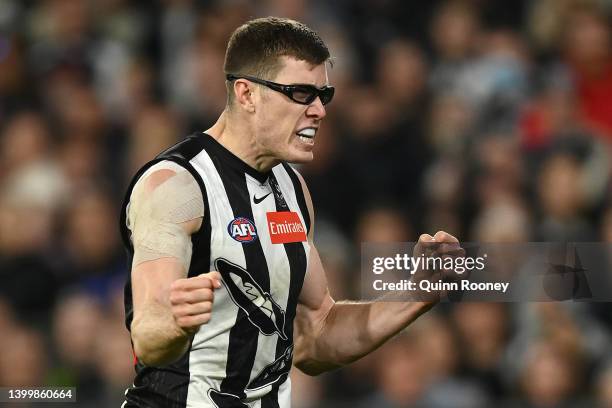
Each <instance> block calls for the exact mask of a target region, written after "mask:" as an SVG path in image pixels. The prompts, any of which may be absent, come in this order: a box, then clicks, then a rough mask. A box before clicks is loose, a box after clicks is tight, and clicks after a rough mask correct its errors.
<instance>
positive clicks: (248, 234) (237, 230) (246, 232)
mask: <svg viewBox="0 0 612 408" xmlns="http://www.w3.org/2000/svg"><path fill="white" fill-rule="evenodd" d="M227 232H228V233H229V234H230V236H231V237H232V238H234V239H235V240H236V241H238V242H240V243H245V242H253V241H255V240H256V239H257V230H256V229H255V224H253V221H251V220H249V219H248V218H245V217H236V218H234V219H233V220H232V221H231V222H230V223H229V224H228V225H227Z"/></svg>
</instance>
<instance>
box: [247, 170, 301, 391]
mask: <svg viewBox="0 0 612 408" xmlns="http://www.w3.org/2000/svg"><path fill="white" fill-rule="evenodd" d="M246 177H247V188H248V190H249V197H250V202H251V209H252V211H253V217H254V218H255V220H254V221H255V224H256V225H257V233H258V235H259V242H260V244H261V248H262V250H263V253H264V256H265V258H266V264H267V266H268V272H269V276H270V295H271V296H272V298H273V299H274V300H275V301H276V303H277V304H278V305H279V306H280V307H281V308H282V309H283V310H286V308H287V300H288V296H289V280H290V269H289V260H288V259H287V253H286V252H285V247H284V246H283V245H282V244H272V241H271V239H270V232H269V230H268V221H267V218H266V213H268V212H275V211H276V201H275V199H274V194H273V193H272V189H271V187H270V184H269V182H266V183H265V184H264V185H262V184H261V183H259V181H257V180H256V179H254V178H252V177H251V176H248V175H247V176H246ZM268 193H271V194H270V195H269V196H268V197H266V199H265V200H263V201H262V202H260V203H259V204H254V203H253V196H257V197H261V196H263V195H265V194H268ZM277 341H278V336H277V335H273V336H265V335H263V334H261V333H259V339H258V342H257V354H256V356H257V357H256V358H255V363H254V364H253V368H252V369H251V374H250V377H249V381H251V380H253V379H254V378H255V377H256V376H257V375H258V374H259V373H260V372H261V371H262V370H263V369H264V368H265V367H266V366H267V365H269V364H270V363H272V362H274V360H275V358H276V343H277ZM271 388H272V387H271V386H266V387H263V388H260V389H257V390H250V391H249V392H248V393H247V398H248V399H252V398H259V397H261V396H263V395H265V394H267V393H268V392H270V390H271Z"/></svg>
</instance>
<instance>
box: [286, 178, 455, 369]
mask: <svg viewBox="0 0 612 408" xmlns="http://www.w3.org/2000/svg"><path fill="white" fill-rule="evenodd" d="M302 184H303V187H304V191H305V192H306V201H307V204H308V207H309V211H310V218H311V220H313V219H314V218H313V216H312V202H311V199H310V196H309V194H308V193H307V189H306V186H305V184H304V182H303V180H302ZM312 232H313V229H312V228H311V230H310V233H309V241H310V247H311V250H310V258H309V264H308V271H307V273H306V278H305V281H304V286H303V288H302V292H301V294H300V299H299V303H298V308H297V315H296V323H295V354H294V356H295V357H294V363H295V365H296V367H298V368H299V369H300V370H302V371H303V372H305V373H306V374H309V375H317V374H320V373H322V372H325V371H328V370H331V369H334V368H337V367H340V366H343V365H345V364H349V363H351V362H353V361H355V360H358V359H359V358H361V357H363V356H365V355H366V354H369V353H370V352H372V351H374V350H375V349H377V348H378V347H380V346H381V345H382V344H383V343H385V342H386V341H387V340H389V339H390V338H391V337H393V336H394V335H396V334H397V333H399V332H400V331H401V330H402V329H404V328H405V327H406V326H408V325H409V324H410V323H412V322H413V321H414V320H416V319H417V318H418V317H419V316H420V315H421V314H423V313H424V312H426V311H427V310H429V309H431V308H432V307H433V306H434V305H435V304H436V302H435V301H433V302H399V301H391V302H347V301H344V302H335V301H334V300H333V299H332V297H331V295H330V293H329V289H328V288H327V278H326V277H325V271H324V270H323V266H322V264H321V260H320V258H319V254H318V252H317V249H316V248H315V246H314V244H313V242H312ZM450 238H452V239H454V237H451V236H450V235H448V234H446V233H442V232H439V233H437V234H436V240H437V241H438V240H441V239H445V240H446V239H450ZM420 241H423V242H424V241H433V237H431V236H430V235H427V234H424V235H422V236H421V238H420Z"/></svg>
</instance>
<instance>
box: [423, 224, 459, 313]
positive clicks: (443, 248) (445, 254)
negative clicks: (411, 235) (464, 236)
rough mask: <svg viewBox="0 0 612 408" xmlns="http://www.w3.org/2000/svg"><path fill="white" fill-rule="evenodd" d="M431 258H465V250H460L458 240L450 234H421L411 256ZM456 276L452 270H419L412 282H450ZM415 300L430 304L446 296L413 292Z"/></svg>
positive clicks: (439, 293)
mask: <svg viewBox="0 0 612 408" xmlns="http://www.w3.org/2000/svg"><path fill="white" fill-rule="evenodd" d="M422 255H424V256H425V257H428V258H430V257H433V258H442V259H443V260H444V259H446V258H457V257H463V256H465V250H464V249H463V248H461V245H460V244H459V240H457V238H455V237H454V236H452V235H451V234H449V233H447V232H444V231H438V232H436V233H435V235H434V236H431V235H429V234H422V235H421V236H420V237H419V241H418V242H417V244H416V245H415V247H414V251H413V256H414V257H419V256H422ZM457 276H458V275H457V274H456V273H455V272H454V271H453V270H446V269H429V268H419V269H418V271H417V272H416V273H415V274H414V276H413V279H412V280H413V281H414V282H417V283H419V281H421V280H428V281H430V282H432V283H437V282H442V281H452V280H455V279H457ZM415 294H416V296H417V299H418V300H421V301H423V300H424V301H427V302H431V303H437V302H438V301H439V300H440V298H441V297H444V296H446V292H445V291H430V292H421V291H417V292H415Z"/></svg>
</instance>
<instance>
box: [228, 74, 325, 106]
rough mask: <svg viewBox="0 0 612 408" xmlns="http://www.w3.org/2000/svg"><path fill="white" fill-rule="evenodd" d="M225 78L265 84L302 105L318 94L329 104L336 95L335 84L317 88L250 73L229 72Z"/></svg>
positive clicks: (312, 99) (322, 100) (311, 100)
mask: <svg viewBox="0 0 612 408" xmlns="http://www.w3.org/2000/svg"><path fill="white" fill-rule="evenodd" d="M225 78H226V79H227V80H228V81H234V80H236V79H246V80H249V81H251V82H255V83H256V84H260V85H264V86H266V87H268V88H270V89H272V90H274V91H276V92H280V93H282V94H284V95H286V96H287V97H288V98H289V99H291V100H292V101H293V102H296V103H299V104H301V105H310V104H311V103H312V102H313V101H314V100H315V99H317V96H318V97H319V98H320V99H321V103H322V104H323V105H327V104H328V103H330V102H331V100H332V98H333V97H334V91H335V89H334V87H333V86H324V87H322V88H317V87H316V86H314V85H308V84H296V85H283V84H277V83H276V82H272V81H266V80H265V79H259V78H255V77H252V76H248V75H233V74H227V75H226V76H225Z"/></svg>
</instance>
